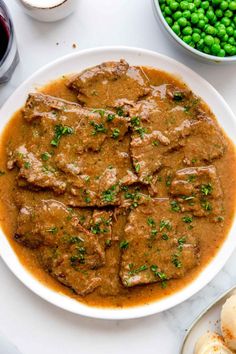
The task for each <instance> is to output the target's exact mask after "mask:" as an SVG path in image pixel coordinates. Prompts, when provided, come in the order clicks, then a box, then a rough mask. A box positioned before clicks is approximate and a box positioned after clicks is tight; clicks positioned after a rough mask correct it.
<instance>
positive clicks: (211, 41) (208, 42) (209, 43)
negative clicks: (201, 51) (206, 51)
mask: <svg viewBox="0 0 236 354" xmlns="http://www.w3.org/2000/svg"><path fill="white" fill-rule="evenodd" d="M204 42H205V44H206V45H207V46H209V47H211V46H212V45H213V44H214V38H213V37H212V36H210V35H207V36H206V37H205V38H204Z"/></svg>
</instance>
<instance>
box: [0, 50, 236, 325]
mask: <svg viewBox="0 0 236 354" xmlns="http://www.w3.org/2000/svg"><path fill="white" fill-rule="evenodd" d="M121 58H123V59H125V60H127V62H128V63H130V64H131V65H144V66H150V67H155V68H157V69H159V70H163V71H166V72H169V73H172V74H173V75H176V76H177V77H178V78H180V79H182V80H183V81H184V82H185V83H186V84H187V85H188V86H189V87H190V88H191V89H192V90H193V92H195V93H196V94H197V95H198V96H200V97H204V100H205V102H206V103H207V104H208V105H209V106H210V107H211V109H212V111H213V112H214V114H215V115H216V117H217V119H218V122H219V124H220V125H221V126H222V128H223V129H224V130H225V132H226V134H227V135H228V136H229V137H230V138H231V139H232V140H233V141H234V142H236V118H235V116H234V114H233V112H232V111H231V109H230V108H229V106H228V105H227V103H226V102H225V100H224V99H223V97H222V96H221V95H220V94H219V93H218V92H217V91H216V90H215V89H214V88H213V87H212V86H211V85H210V84H209V83H208V82H207V81H206V80H204V79H203V78H202V77H201V76H199V75H198V74H196V73H195V72H194V71H192V70H191V69H189V68H188V67H186V66H184V65H183V64H181V63H179V62H177V61H175V60H173V59H171V58H169V57H167V56H164V55H161V54H158V53H156V52H151V51H148V50H144V49H138V48H129V47H108V48H96V49H89V50H84V51H81V52H76V53H73V54H70V55H67V56H65V57H62V58H60V59H57V60H55V61H53V62H52V63H50V64H48V65H46V66H44V67H43V68H42V69H40V70H38V71H37V72H36V73H34V74H33V75H32V76H31V77H30V78H29V79H27V80H26V81H25V82H24V83H23V84H22V85H20V86H19V87H18V88H17V90H16V91H15V92H14V93H13V94H12V95H11V97H10V98H9V99H8V100H7V101H6V102H5V104H4V105H3V106H2V108H1V110H0V135H1V133H2V132H3V130H4V128H5V127H6V125H7V123H8V122H9V120H10V119H11V117H12V115H13V114H14V112H15V111H16V110H18V109H19V108H20V107H22V106H23V105H24V104H25V101H26V98H27V96H28V94H29V92H34V91H35V90H36V89H37V88H40V87H41V86H43V85H45V84H47V83H48V82H50V81H52V80H54V79H56V78H58V77H61V76H62V75H66V74H70V73H76V72H80V71H82V70H84V69H86V68H88V67H92V66H94V65H97V64H100V63H102V62H104V61H110V60H119V59H121ZM235 247H236V217H235V219H234V222H233V225H232V227H231V230H230V231H229V233H228V236H227V238H226V240H225V242H224V243H223V245H222V247H221V248H220V249H219V251H218V253H217V255H216V256H215V257H214V258H213V259H212V261H211V262H210V263H209V264H208V265H207V266H206V267H205V268H204V269H203V271H202V272H201V273H200V274H199V275H198V276H197V277H196V278H195V279H194V281H193V282H192V283H189V284H188V285H187V286H185V287H184V288H183V289H182V290H180V291H177V292H176V293H174V294H172V295H170V296H168V297H165V298H163V299H161V300H157V301H154V302H151V303H148V304H147V303H146V304H144V305H141V306H135V307H127V308H122V309H120V308H118V309H111V308H98V307H91V306H88V305H86V304H83V303H81V302H78V301H76V300H74V299H72V298H70V297H68V296H66V295H63V294H61V293H59V292H57V291H55V290H53V289H50V288H48V287H46V286H45V285H44V284H43V283H41V282H40V281H39V280H38V279H37V278H35V277H34V276H33V275H32V274H31V273H30V272H29V271H28V270H27V269H26V268H25V267H24V266H23V265H22V264H21V262H20V261H19V259H18V257H17V255H16V254H15V252H14V250H13V249H12V247H11V245H10V243H9V241H8V239H7V238H6V236H5V235H4V233H3V231H2V230H1V228H0V250H1V252H0V253H1V257H2V259H3V260H4V262H5V263H6V264H7V265H8V267H9V268H10V269H11V271H12V272H13V273H14V274H15V275H16V276H17V278H18V279H20V280H21V281H22V283H24V284H25V285H26V286H27V287H28V288H29V289H31V290H32V291H33V292H34V293H35V294H37V295H39V296H40V297H42V298H43V299H45V300H46V301H48V302H50V303H52V304H54V305H56V306H58V307H61V308H63V309H65V310H67V311H70V312H73V313H76V314H80V315H83V316H87V317H93V318H103V319H112V320H117V319H130V318H138V317H144V316H148V315H152V314H154V313H158V312H162V311H164V310H167V309H170V308H171V307H173V306H176V305H178V304H180V303H182V302H183V301H185V300H187V299H189V298H190V297H191V296H192V295H194V294H195V293H196V292H198V291H199V290H201V289H202V288H203V287H204V286H205V285H206V284H208V283H209V282H210V281H211V280H212V279H213V278H214V276H215V275H216V274H217V273H218V272H219V271H220V270H221V269H222V268H223V266H224V265H225V263H226V262H227V260H228V258H229V257H230V255H231V254H232V252H233V251H234V248H235Z"/></svg>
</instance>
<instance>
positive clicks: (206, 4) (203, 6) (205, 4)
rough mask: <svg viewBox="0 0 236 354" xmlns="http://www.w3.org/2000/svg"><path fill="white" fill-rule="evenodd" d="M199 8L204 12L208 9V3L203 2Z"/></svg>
mask: <svg viewBox="0 0 236 354" xmlns="http://www.w3.org/2000/svg"><path fill="white" fill-rule="evenodd" d="M201 6H202V8H203V9H204V10H206V9H208V7H209V6H210V4H209V1H203V2H202V4H201Z"/></svg>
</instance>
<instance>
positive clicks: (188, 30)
mask: <svg viewBox="0 0 236 354" xmlns="http://www.w3.org/2000/svg"><path fill="white" fill-rule="evenodd" d="M182 33H183V34H184V35H185V36H188V35H191V34H192V33H193V30H192V27H190V26H186V27H184V28H183V30H182Z"/></svg>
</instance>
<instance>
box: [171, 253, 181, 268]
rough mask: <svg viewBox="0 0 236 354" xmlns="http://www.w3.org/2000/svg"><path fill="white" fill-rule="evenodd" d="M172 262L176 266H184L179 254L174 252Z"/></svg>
mask: <svg viewBox="0 0 236 354" xmlns="http://www.w3.org/2000/svg"><path fill="white" fill-rule="evenodd" d="M172 263H173V264H174V266H175V267H176V268H181V267H182V262H181V261H180V260H179V256H178V255H177V254H174V255H173V257H172Z"/></svg>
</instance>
